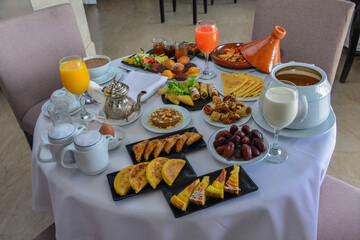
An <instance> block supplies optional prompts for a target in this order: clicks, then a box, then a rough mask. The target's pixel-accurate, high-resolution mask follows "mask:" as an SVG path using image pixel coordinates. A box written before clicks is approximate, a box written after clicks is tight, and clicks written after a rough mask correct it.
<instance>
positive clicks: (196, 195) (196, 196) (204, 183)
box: [190, 176, 210, 205]
mask: <svg viewBox="0 0 360 240" xmlns="http://www.w3.org/2000/svg"><path fill="white" fill-rule="evenodd" d="M209 183H210V180H209V176H204V177H203V179H202V180H201V183H200V184H199V185H198V186H197V187H196V188H195V190H194V192H193V193H192V194H191V196H190V202H193V203H195V204H198V205H204V204H205V201H206V193H205V190H206V188H207V187H208V186H209Z"/></svg>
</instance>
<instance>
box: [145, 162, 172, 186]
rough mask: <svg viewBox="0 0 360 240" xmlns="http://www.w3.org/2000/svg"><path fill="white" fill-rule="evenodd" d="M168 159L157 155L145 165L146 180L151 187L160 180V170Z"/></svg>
mask: <svg viewBox="0 0 360 240" xmlns="http://www.w3.org/2000/svg"><path fill="white" fill-rule="evenodd" d="M168 160H169V158H164V157H158V158H155V159H153V160H152V161H151V162H149V164H148V165H147V167H146V180H147V181H148V183H149V184H150V185H151V187H152V188H153V189H155V188H156V187H157V185H158V184H159V183H160V182H161V180H162V175H161V170H162V167H163V166H164V164H165V163H166V162H167V161H168Z"/></svg>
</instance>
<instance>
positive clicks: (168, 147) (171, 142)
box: [164, 134, 180, 154]
mask: <svg viewBox="0 0 360 240" xmlns="http://www.w3.org/2000/svg"><path fill="white" fill-rule="evenodd" d="M179 136H180V134H176V135H173V136H170V137H168V138H166V139H165V141H166V143H165V147H164V150H165V152H166V153H167V154H169V152H170V151H171V148H172V147H173V146H174V145H175V143H176V141H177V139H178V138H179Z"/></svg>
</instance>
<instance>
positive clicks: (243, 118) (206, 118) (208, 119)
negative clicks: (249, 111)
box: [201, 109, 251, 128]
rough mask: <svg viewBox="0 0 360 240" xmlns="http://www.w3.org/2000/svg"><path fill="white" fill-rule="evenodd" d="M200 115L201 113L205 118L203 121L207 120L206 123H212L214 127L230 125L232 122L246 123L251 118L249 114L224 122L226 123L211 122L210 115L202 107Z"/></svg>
mask: <svg viewBox="0 0 360 240" xmlns="http://www.w3.org/2000/svg"><path fill="white" fill-rule="evenodd" d="M201 115H202V118H203V119H204V120H205V122H207V123H208V124H210V125H213V126H215V127H221V128H224V127H230V126H231V125H233V124H235V125H243V124H245V123H247V122H248V121H249V120H250V118H251V115H250V116H247V117H242V118H240V119H239V120H237V121H235V122H233V123H230V124H226V123H222V122H212V121H210V115H207V114H206V113H205V112H204V109H202V110H201Z"/></svg>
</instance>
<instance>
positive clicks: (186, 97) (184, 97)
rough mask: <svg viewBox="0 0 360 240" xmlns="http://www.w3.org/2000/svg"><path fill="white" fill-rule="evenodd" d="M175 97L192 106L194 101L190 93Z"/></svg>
mask: <svg viewBox="0 0 360 240" xmlns="http://www.w3.org/2000/svg"><path fill="white" fill-rule="evenodd" d="M177 98H178V100H179V101H180V102H182V103H184V104H186V105H189V106H194V101H193V100H192V99H191V97H190V95H178V96H177Z"/></svg>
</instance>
